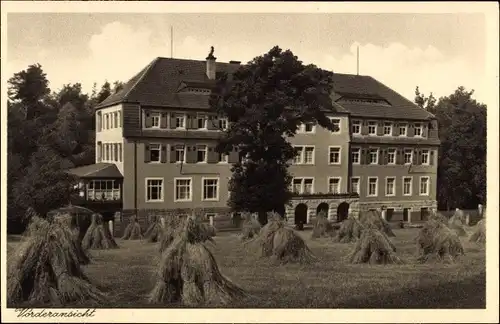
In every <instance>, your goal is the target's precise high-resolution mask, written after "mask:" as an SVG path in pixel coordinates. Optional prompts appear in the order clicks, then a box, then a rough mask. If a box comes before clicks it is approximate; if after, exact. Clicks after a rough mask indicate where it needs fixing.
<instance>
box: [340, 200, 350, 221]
mask: <svg viewBox="0 0 500 324" xmlns="http://www.w3.org/2000/svg"><path fill="white" fill-rule="evenodd" d="M347 217H349V204H348V203H347V202H345V201H344V202H342V203H340V204H339V205H338V207H337V221H338V222H343V221H344V220H346V219H347Z"/></svg>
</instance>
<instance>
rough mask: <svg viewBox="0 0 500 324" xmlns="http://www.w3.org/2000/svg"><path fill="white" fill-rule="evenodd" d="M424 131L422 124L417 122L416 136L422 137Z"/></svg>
mask: <svg viewBox="0 0 500 324" xmlns="http://www.w3.org/2000/svg"><path fill="white" fill-rule="evenodd" d="M422 134H423V131H422V124H420V123H416V124H415V137H422Z"/></svg>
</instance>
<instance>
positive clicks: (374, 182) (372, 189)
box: [368, 177, 378, 197]
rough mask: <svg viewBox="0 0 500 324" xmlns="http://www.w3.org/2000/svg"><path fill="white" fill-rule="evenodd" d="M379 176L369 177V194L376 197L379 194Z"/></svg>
mask: <svg viewBox="0 0 500 324" xmlns="http://www.w3.org/2000/svg"><path fill="white" fill-rule="evenodd" d="M377 187H378V178H373V177H370V178H368V196H370V197H374V196H377V194H378V188H377Z"/></svg>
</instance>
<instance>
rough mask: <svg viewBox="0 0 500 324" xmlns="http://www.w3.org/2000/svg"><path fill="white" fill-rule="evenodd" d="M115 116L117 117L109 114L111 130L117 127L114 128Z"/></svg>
mask: <svg viewBox="0 0 500 324" xmlns="http://www.w3.org/2000/svg"><path fill="white" fill-rule="evenodd" d="M114 116H115V113H114V112H112V113H109V128H111V129H113V128H114V127H115V126H114V119H115V118H114Z"/></svg>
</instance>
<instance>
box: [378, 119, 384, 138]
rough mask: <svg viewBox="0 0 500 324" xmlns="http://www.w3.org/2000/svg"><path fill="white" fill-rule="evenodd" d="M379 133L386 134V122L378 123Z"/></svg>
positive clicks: (380, 134) (379, 134)
mask: <svg viewBox="0 0 500 324" xmlns="http://www.w3.org/2000/svg"><path fill="white" fill-rule="evenodd" d="M377 135H378V136H382V135H384V122H378V123H377Z"/></svg>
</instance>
